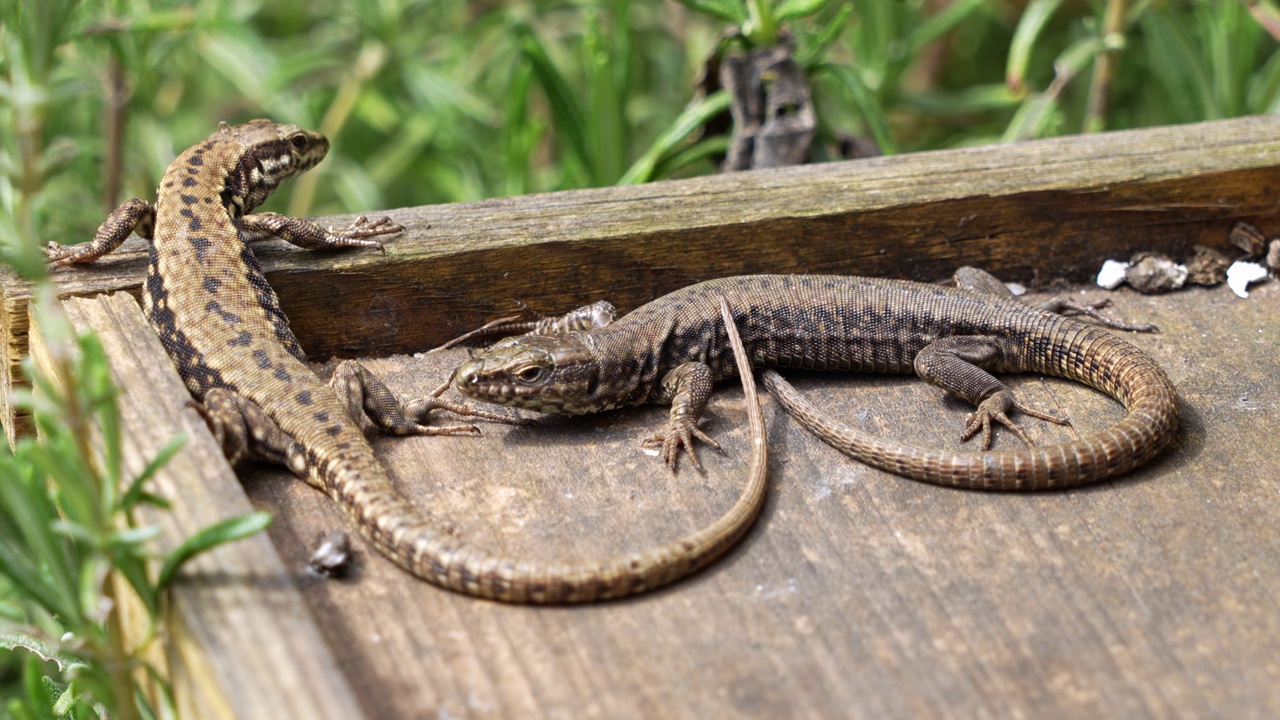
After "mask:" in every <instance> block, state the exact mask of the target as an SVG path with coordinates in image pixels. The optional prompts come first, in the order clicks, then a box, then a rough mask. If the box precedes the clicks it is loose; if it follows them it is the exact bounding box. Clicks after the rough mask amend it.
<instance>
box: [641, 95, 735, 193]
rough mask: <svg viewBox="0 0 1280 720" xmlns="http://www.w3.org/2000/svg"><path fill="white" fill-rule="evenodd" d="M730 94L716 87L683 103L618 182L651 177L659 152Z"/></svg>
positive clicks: (722, 106)
mask: <svg viewBox="0 0 1280 720" xmlns="http://www.w3.org/2000/svg"><path fill="white" fill-rule="evenodd" d="M732 102H733V98H732V97H731V96H730V95H729V93H728V91H726V90H720V91H718V92H715V93H712V94H711V95H708V96H706V97H704V98H702V99H701V100H698V101H697V102H694V103H690V104H689V105H688V106H687V107H685V109H684V112H682V113H680V117H678V118H676V120H675V122H673V123H671V126H670V127H668V128H667V129H666V130H665V131H664V132H663V133H662V134H661V135H659V136H658V138H657V139H656V140H654V141H653V144H652V145H650V146H649V149H648V150H645V152H644V154H643V155H641V156H640V159H638V160H636V162H635V163H634V164H633V165H632V166H631V167H630V168H629V169H628V170H627V172H626V174H624V175H623V176H622V178H621V179H620V180H618V184H619V185H635V184H638V183H643V182H648V181H649V180H652V179H653V169H654V167H655V166H656V165H657V164H658V161H659V160H660V159H661V158H662V157H663V155H665V154H667V153H669V152H671V151H672V149H674V148H675V147H676V146H678V145H679V144H680V143H681V142H683V141H684V140H685V138H687V137H689V136H690V135H691V134H693V133H694V131H696V130H698V128H701V127H702V126H703V125H705V124H706V122H707V121H708V120H710V119H711V118H713V117H715V116H716V115H719V114H720V113H722V112H724V111H726V110H728V109H729V105H730V104H732Z"/></svg>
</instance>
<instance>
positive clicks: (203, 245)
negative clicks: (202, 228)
mask: <svg viewBox="0 0 1280 720" xmlns="http://www.w3.org/2000/svg"><path fill="white" fill-rule="evenodd" d="M187 240H188V241H190V242H191V246H192V247H194V248H195V249H196V259H198V260H204V256H205V253H207V252H209V248H211V247H213V243H211V242H209V238H205V237H200V236H199V235H188V236H187Z"/></svg>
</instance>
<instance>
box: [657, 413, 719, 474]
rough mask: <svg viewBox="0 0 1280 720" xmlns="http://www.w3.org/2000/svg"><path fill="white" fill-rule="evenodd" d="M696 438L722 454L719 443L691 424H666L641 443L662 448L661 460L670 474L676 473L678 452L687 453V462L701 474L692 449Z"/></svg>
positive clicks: (696, 455) (696, 456)
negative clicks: (663, 428)
mask: <svg viewBox="0 0 1280 720" xmlns="http://www.w3.org/2000/svg"><path fill="white" fill-rule="evenodd" d="M694 438H697V439H699V440H701V441H702V442H704V443H706V444H708V445H710V446H711V447H713V448H715V449H716V450H719V451H720V452H724V448H722V447H720V443H718V442H716V441H715V440H713V439H711V436H710V435H707V434H706V433H704V432H702V431H701V430H699V429H698V428H697V426H695V425H694V424H693V423H680V422H675V421H672V422H668V423H667V427H666V429H665V430H663V431H662V432H659V433H654V434H653V435H652V436H651V437H647V438H645V439H644V441H642V442H641V445H642V446H644V447H658V448H662V450H661V454H662V459H663V461H664V462H666V464H667V467H669V468H671V472H675V471H676V462H677V461H678V460H679V458H680V451H681V450H685V451H687V452H688V453H689V462H691V463H693V467H694V469H696V470H697V471H698V472H702V463H701V461H699V460H698V453H697V452H696V451H695V450H694V449H693V439H694Z"/></svg>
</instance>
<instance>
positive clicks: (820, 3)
mask: <svg viewBox="0 0 1280 720" xmlns="http://www.w3.org/2000/svg"><path fill="white" fill-rule="evenodd" d="M829 2H831V0H782V2H780V3H778V7H777V8H776V9H774V11H773V15H774V17H775V18H777V19H778V21H779V22H781V21H783V20H792V19H795V18H802V17H808V16H809V15H812V14H814V13H816V12H818V11H819V10H821V9H822V8H823V7H825V6H826V4H827V3H829Z"/></svg>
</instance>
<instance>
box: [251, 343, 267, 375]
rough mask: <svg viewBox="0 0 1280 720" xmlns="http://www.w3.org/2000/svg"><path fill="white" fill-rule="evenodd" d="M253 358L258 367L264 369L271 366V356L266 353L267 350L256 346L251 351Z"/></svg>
mask: <svg viewBox="0 0 1280 720" xmlns="http://www.w3.org/2000/svg"><path fill="white" fill-rule="evenodd" d="M253 360H254V362H256V363H258V367H259V368H261V369H263V370H266V369H268V368H270V367H271V358H270V357H269V356H268V355H267V351H266V350H263V349H262V348H258V349H257V350H254V351H253Z"/></svg>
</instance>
